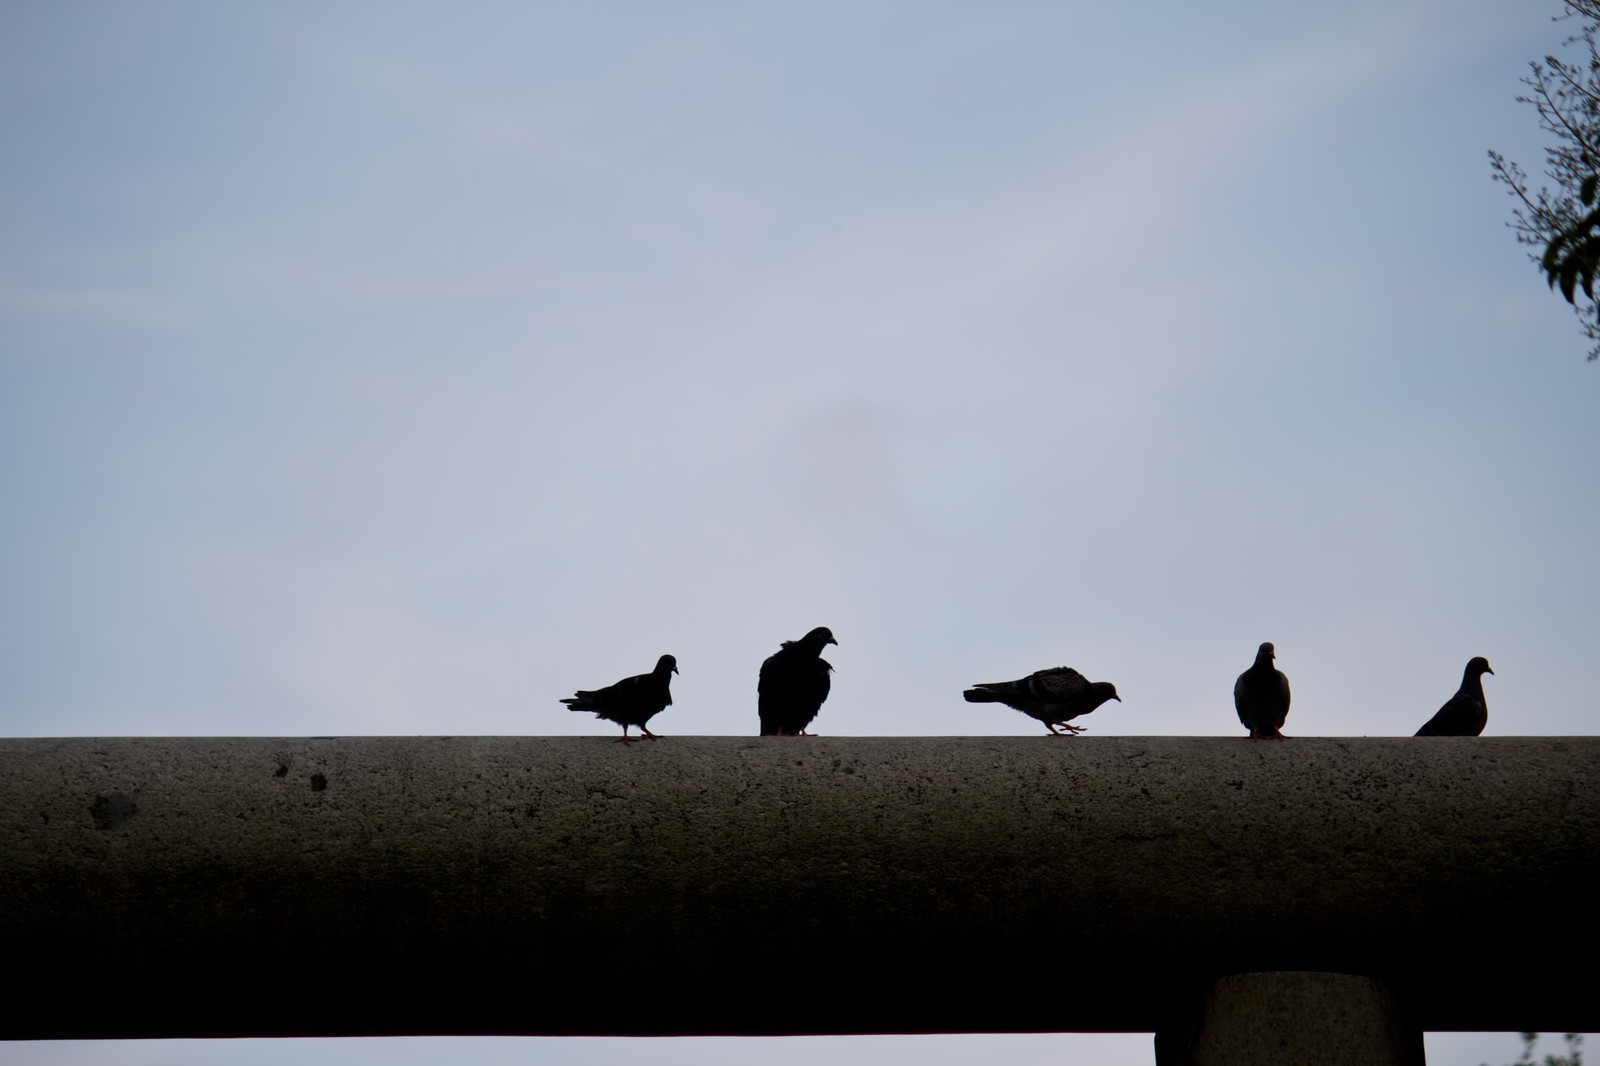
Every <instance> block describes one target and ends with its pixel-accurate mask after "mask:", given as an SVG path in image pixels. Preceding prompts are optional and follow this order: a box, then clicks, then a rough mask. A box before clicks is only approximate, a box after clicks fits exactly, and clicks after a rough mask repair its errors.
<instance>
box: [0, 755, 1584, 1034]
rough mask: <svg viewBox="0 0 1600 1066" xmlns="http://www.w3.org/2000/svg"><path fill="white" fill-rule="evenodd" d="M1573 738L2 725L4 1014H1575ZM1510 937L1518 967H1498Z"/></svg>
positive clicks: (56, 1029)
mask: <svg viewBox="0 0 1600 1066" xmlns="http://www.w3.org/2000/svg"><path fill="white" fill-rule="evenodd" d="M1597 757H1600V738H1590V737H1584V738H1516V737H1493V738H1490V737H1479V738H1380V739H1336V738H1296V739H1294V740H1290V741H1282V742H1266V741H1249V740H1246V739H1243V738H1231V737H1230V738H1181V737H1154V738H1136V737H1071V738H1066V737H1062V738H1052V737H1006V738H980V737H971V738H904V739H894V738H847V737H817V738H794V737H768V738H754V737H752V738H732V737H712V738H695V737H667V738H665V739H662V740H660V741H654V742H644V743H637V744H626V745H625V744H617V743H613V742H612V739H611V738H610V737H609V736H596V737H593V738H571V737H563V738H538V737H405V738H391V737H344V738H299V739H273V738H225V739H204V738H148V739H59V740H58V739H32V740H26V739H25V740H5V741H0V842H3V843H0V856H3V861H0V900H4V906H3V907H0V950H4V952H5V957H6V958H8V959H12V960H25V971H24V972H25V973H26V974H27V977H26V980H25V981H24V983H23V989H22V991H21V992H20V993H16V994H13V996H12V997H11V1001H10V1007H11V1009H10V1010H9V1011H7V1012H3V1013H0V1019H3V1020H0V1030H3V1031H0V1035H4V1036H11V1037H50V1036H113V1035H136V1036H158V1035H168V1036H179V1035H192V1036H200V1035H247V1034H263V1035H288V1034H304V1035H315V1034H320V1033H329V1034H332V1033H347V1034H359V1033H372V1034H383V1033H419V1034H420V1033H529V1034H540V1033H543V1034H559V1033H591V1034H596V1035H604V1034H673V1033H679V1034H689V1033H726V1034H734V1033H852V1032H959V1031H989V1032H996V1031H1069V1030H1108V1031H1116V1030H1122V1031H1152V1030H1154V1029H1155V1028H1157V1027H1158V1025H1160V1024H1161V1022H1162V1019H1163V1018H1165V1017H1169V1016H1171V1012H1172V1011H1173V1010H1174V1009H1177V1007H1175V1005H1180V1006H1181V1004H1183V1003H1185V1002H1187V999H1186V997H1188V996H1190V995H1191V993H1192V990H1193V989H1194V988H1195V987H1197V986H1199V985H1200V984H1203V982H1205V981H1207V980H1209V979H1211V978H1215V977H1217V976H1220V975H1225V974H1238V973H1252V972H1263V971H1278V970H1309V971H1321V972H1332V973H1350V974H1367V975H1371V976H1376V977H1382V978H1384V979H1385V980H1386V981H1387V982H1388V984H1389V987H1391V988H1392V989H1393V990H1394V992H1395V994H1396V995H1397V996H1399V997H1400V998H1401V999H1402V1000H1403V1001H1404V1002H1405V1004H1406V1007H1407V1009H1408V1011H1411V1012H1412V1014H1413V1015H1414V1017H1415V1018H1416V1019H1417V1021H1418V1023H1419V1024H1420V1025H1421V1026H1422V1027H1423V1028H1433V1029H1480V1028H1481V1029H1499V1030H1517V1029H1543V1030H1552V1031H1584V1030H1591V1031H1592V1030H1594V1029H1600V1016H1597V1014H1600V1008H1597V1006H1596V1004H1597V1003H1600V997H1595V996H1592V995H1591V994H1590V992H1591V988H1592V986H1591V985H1590V983H1589V981H1590V978H1589V969H1588V967H1589V966H1590V964H1591V963H1592V959H1593V956H1594V949H1595V946H1596V944H1597V942H1600V936H1597V933H1600V920H1597V917H1596V915H1597V908H1600V905H1597V904H1596V902H1595V901H1596V900H1597V899H1600V793H1597V790H1596V784H1597V770H1600V759H1597ZM1530 953H1534V954H1536V955H1537V957H1538V959H1539V965H1538V966H1536V967H1530V966H1529V965H1528V964H1527V963H1528V957H1529V954H1530Z"/></svg>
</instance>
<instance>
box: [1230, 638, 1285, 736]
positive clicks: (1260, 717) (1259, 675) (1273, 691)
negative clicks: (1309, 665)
mask: <svg viewBox="0 0 1600 1066" xmlns="http://www.w3.org/2000/svg"><path fill="white" fill-rule="evenodd" d="M1276 654H1277V652H1276V650H1275V649H1274V648H1273V647H1272V644H1271V643H1270V642H1269V643H1267V644H1263V645H1261V647H1260V648H1258V649H1257V650H1256V661H1255V662H1254V663H1252V664H1251V665H1250V669H1248V670H1246V671H1245V672H1244V673H1242V674H1240V675H1239V680H1237V681H1235V682H1234V683H1233V706H1234V709H1235V710H1237V711H1238V712H1239V721H1240V722H1242V723H1243V724H1244V726H1245V728H1246V729H1248V730H1250V739H1251V740H1288V739H1289V738H1288V737H1286V736H1284V735H1283V732H1282V730H1283V720H1284V719H1285V718H1287V717H1289V679H1288V678H1287V677H1284V676H1283V671H1282V670H1279V669H1277V668H1276V667H1275V666H1273V665H1272V660H1273V658H1274V657H1275V656H1276Z"/></svg>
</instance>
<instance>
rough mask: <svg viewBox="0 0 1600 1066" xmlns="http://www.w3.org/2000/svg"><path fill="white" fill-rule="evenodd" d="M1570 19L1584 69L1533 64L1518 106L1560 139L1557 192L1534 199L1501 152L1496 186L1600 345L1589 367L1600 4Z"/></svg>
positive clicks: (1598, 210)
mask: <svg viewBox="0 0 1600 1066" xmlns="http://www.w3.org/2000/svg"><path fill="white" fill-rule="evenodd" d="M1564 3H1565V4H1566V7H1567V13H1566V14H1565V15H1562V16H1559V18H1558V20H1557V21H1560V20H1563V19H1570V18H1577V19H1581V20H1582V28H1581V29H1580V30H1579V31H1578V32H1577V33H1575V34H1573V35H1572V36H1570V37H1568V38H1567V39H1566V41H1565V42H1564V45H1565V46H1566V47H1567V48H1581V49H1582V50H1586V52H1587V55H1585V56H1584V57H1583V58H1582V59H1580V60H1578V61H1576V62H1569V61H1567V60H1563V59H1560V58H1559V57H1557V56H1553V55H1550V56H1545V58H1544V61H1543V62H1542V63H1541V62H1538V61H1534V62H1531V63H1529V64H1528V67H1529V69H1530V71H1531V73H1530V74H1529V75H1528V76H1527V77H1525V78H1523V79H1522V84H1524V85H1526V86H1527V87H1528V88H1529V90H1530V94H1529V95H1526V96H1518V97H1517V102H1518V103H1523V104H1532V105H1533V107H1534V109H1535V110H1536V111H1538V113H1539V128H1540V129H1542V130H1544V131H1545V132H1546V133H1549V134H1552V135H1553V136H1554V137H1555V140H1556V143H1555V144H1554V145H1553V146H1551V147H1548V148H1546V149H1545V170H1544V172H1545V176H1546V177H1548V178H1549V179H1550V180H1551V181H1553V182H1555V185H1556V191H1555V192H1552V191H1551V190H1550V189H1548V188H1541V189H1540V190H1539V191H1538V192H1537V193H1534V192H1532V191H1531V189H1530V187H1529V185H1528V176H1527V175H1526V174H1525V173H1523V171H1522V169H1521V168H1520V167H1518V166H1517V164H1515V163H1511V162H1507V161H1506V158H1505V157H1504V156H1503V155H1501V154H1500V153H1499V152H1495V151H1490V152H1489V164H1490V166H1491V167H1492V168H1493V169H1494V178H1495V180H1496V181H1503V182H1505V183H1506V185H1508V186H1510V190H1511V195H1512V196H1513V197H1515V198H1516V199H1517V200H1518V201H1519V203H1518V205H1517V206H1516V207H1515V208H1514V209H1513V211H1512V215H1513V216H1514V219H1515V220H1514V221H1513V222H1511V223H1509V225H1510V226H1511V228H1512V229H1513V230H1514V231H1515V232H1516V234H1517V241H1518V242H1519V243H1521V244H1526V245H1530V246H1532V247H1534V248H1535V249H1537V250H1536V251H1534V252H1532V253H1530V257H1531V258H1532V259H1533V261H1534V262H1536V263H1538V264H1539V267H1540V269H1541V270H1543V271H1544V274H1545V278H1546V280H1548V281H1549V283H1550V287H1551V288H1555V287H1557V286H1559V287H1560V289H1561V295H1562V296H1564V297H1566V300H1567V302H1568V303H1569V304H1571V305H1572V307H1573V310H1574V311H1576V312H1577V315H1578V321H1579V322H1580V324H1581V327H1582V329H1583V335H1584V336H1585V337H1587V338H1588V339H1589V340H1590V341H1592V342H1594V345H1593V347H1591V348H1590V349H1589V359H1590V361H1593V360H1595V359H1597V358H1600V302H1597V301H1596V300H1595V294H1594V284H1595V276H1596V274H1597V273H1600V195H1597V194H1600V51H1597V49H1596V45H1595V34H1596V32H1597V31H1600V0H1564Z"/></svg>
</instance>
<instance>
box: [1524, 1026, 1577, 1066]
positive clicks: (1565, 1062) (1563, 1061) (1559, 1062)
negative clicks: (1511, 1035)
mask: <svg viewBox="0 0 1600 1066" xmlns="http://www.w3.org/2000/svg"><path fill="white" fill-rule="evenodd" d="M1565 1040H1566V1042H1567V1053H1566V1054H1565V1055H1546V1056H1545V1057H1544V1058H1542V1059H1535V1058H1534V1057H1533V1048H1534V1045H1535V1044H1537V1043H1538V1042H1539V1034H1538V1033H1523V1034H1522V1057H1521V1058H1519V1059H1517V1061H1516V1062H1514V1063H1512V1064H1511V1066H1583V1037H1582V1036H1579V1035H1578V1034H1577V1033H1567V1034H1566V1035H1565Z"/></svg>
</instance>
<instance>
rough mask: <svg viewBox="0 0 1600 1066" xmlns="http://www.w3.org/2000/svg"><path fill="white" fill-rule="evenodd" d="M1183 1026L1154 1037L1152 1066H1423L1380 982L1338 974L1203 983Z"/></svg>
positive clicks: (1411, 1032)
mask: <svg viewBox="0 0 1600 1066" xmlns="http://www.w3.org/2000/svg"><path fill="white" fill-rule="evenodd" d="M1195 1006H1196V1008H1197V1009H1196V1010H1195V1011H1194V1013H1193V1014H1192V1015H1191V1016H1190V1017H1189V1018H1187V1019H1184V1023H1185V1024H1181V1025H1178V1024H1174V1025H1172V1026H1171V1028H1169V1029H1168V1030H1166V1031H1163V1032H1159V1033H1157V1034H1156V1066H1424V1062H1425V1061H1426V1056H1425V1055H1424V1053H1423V1047H1422V1030H1420V1029H1417V1028H1414V1027H1412V1026H1410V1025H1409V1024H1408V1022H1407V1019H1406V1017H1405V1015H1404V1012H1403V1011H1402V1009H1401V1008H1400V1005H1399V1003H1398V1002H1397V1001H1396V999H1395V996H1394V995H1393V993H1391V992H1390V991H1389V989H1388V988H1387V987H1386V986H1385V985H1384V984H1383V982H1381V981H1377V980H1374V979H1373V978H1370V977H1358V976H1353V975H1350V974H1336V973H1301V972H1289V973H1249V974H1235V975H1232V976H1228V977H1222V978H1218V979H1217V980H1215V981H1212V982H1209V983H1208V984H1207V985H1206V986H1205V987H1204V989H1203V991H1202V993H1201V995H1200V996H1199V997H1198V998H1197V1000H1196V1004H1195Z"/></svg>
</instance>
